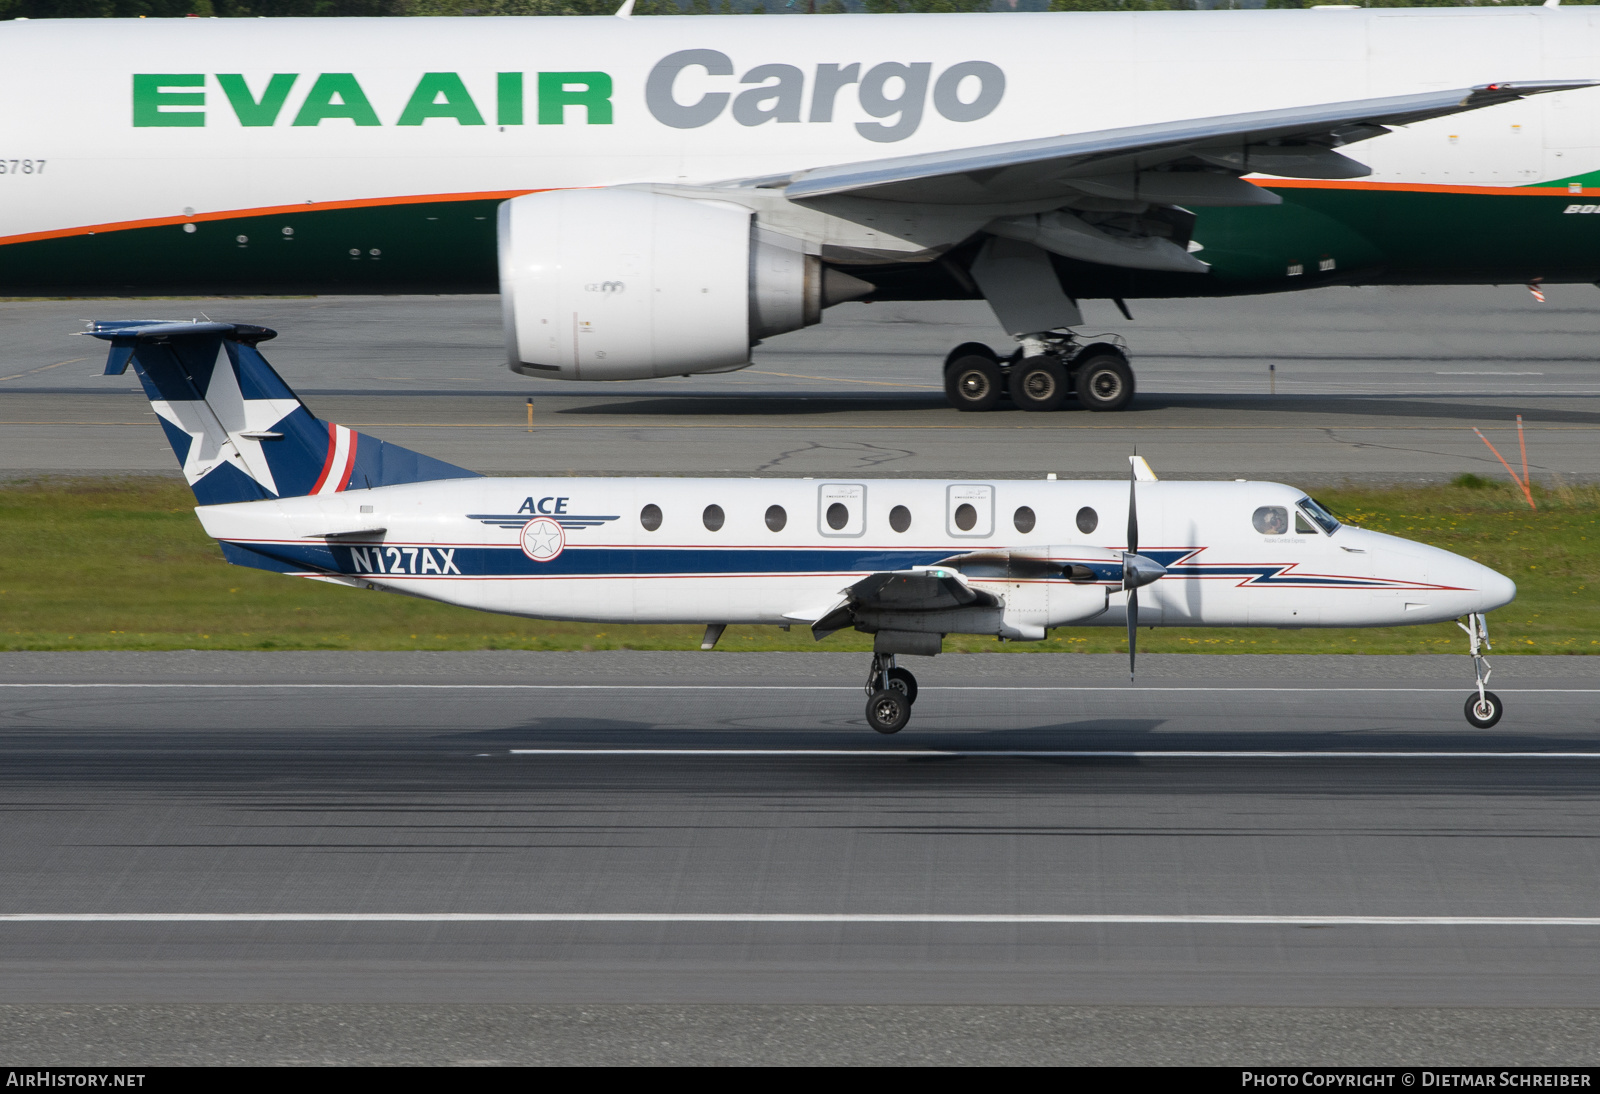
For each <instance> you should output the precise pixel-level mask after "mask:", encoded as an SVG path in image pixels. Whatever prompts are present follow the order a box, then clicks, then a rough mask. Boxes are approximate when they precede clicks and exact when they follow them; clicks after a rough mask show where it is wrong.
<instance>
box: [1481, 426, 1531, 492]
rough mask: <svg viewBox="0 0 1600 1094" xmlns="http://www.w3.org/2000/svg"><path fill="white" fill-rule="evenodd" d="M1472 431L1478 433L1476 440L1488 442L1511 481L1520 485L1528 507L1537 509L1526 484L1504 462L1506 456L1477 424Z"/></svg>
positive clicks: (1490, 449)
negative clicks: (1501, 453) (1490, 441)
mask: <svg viewBox="0 0 1600 1094" xmlns="http://www.w3.org/2000/svg"><path fill="white" fill-rule="evenodd" d="M1472 431H1473V432H1474V433H1476V434H1477V435H1478V440H1480V441H1482V442H1483V443H1484V444H1488V445H1489V451H1490V452H1493V453H1494V458H1495V459H1497V460H1499V461H1500V466H1501V467H1503V468H1505V469H1506V474H1508V475H1510V476H1511V481H1512V482H1514V483H1516V484H1517V485H1518V486H1520V487H1522V496H1523V497H1525V498H1527V499H1528V508H1529V509H1537V508H1539V507H1538V506H1537V505H1535V504H1533V494H1532V493H1530V492H1529V490H1528V484H1527V483H1525V482H1523V481H1522V480H1521V479H1519V478H1517V473H1516V472H1515V471H1513V470H1511V465H1510V464H1509V463H1507V462H1506V458H1505V457H1504V456H1502V455H1500V450H1499V449H1498V448H1496V447H1495V446H1494V445H1492V444H1489V438H1488V437H1485V436H1484V435H1483V431H1482V430H1480V429H1479V428H1478V427H1477V426H1473V427H1472Z"/></svg>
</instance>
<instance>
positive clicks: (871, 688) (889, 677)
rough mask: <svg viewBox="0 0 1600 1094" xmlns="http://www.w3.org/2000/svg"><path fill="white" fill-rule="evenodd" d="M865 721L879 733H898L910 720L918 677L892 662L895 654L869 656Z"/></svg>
mask: <svg viewBox="0 0 1600 1094" xmlns="http://www.w3.org/2000/svg"><path fill="white" fill-rule="evenodd" d="M866 691H867V724H868V725H870V726H871V727H872V728H873V729H875V730H877V731H878V732H879V733H899V732H900V731H901V730H902V729H904V728H905V727H906V723H907V722H909V721H910V720H911V704H912V703H915V702H916V701H917V678H916V677H915V676H913V675H911V673H910V672H909V671H907V670H906V669H903V668H900V667H899V666H897V665H896V664H895V663H894V654H892V653H875V654H873V655H872V671H871V672H869V673H868V674H867V687H866Z"/></svg>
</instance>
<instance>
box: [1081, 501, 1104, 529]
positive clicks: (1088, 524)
mask: <svg viewBox="0 0 1600 1094" xmlns="http://www.w3.org/2000/svg"><path fill="white" fill-rule="evenodd" d="M1098 527H1100V514H1099V513H1096V512H1095V511H1094V510H1093V509H1090V508H1089V507H1088V506H1087V505H1085V506H1084V507H1083V508H1082V509H1079V510H1078V531H1080V532H1082V533H1083V534H1084V535H1089V534H1090V533H1092V532H1093V531H1094V530H1095V529H1096V528H1098Z"/></svg>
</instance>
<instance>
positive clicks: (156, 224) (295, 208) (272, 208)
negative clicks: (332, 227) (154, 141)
mask: <svg viewBox="0 0 1600 1094" xmlns="http://www.w3.org/2000/svg"><path fill="white" fill-rule="evenodd" d="M538 192H539V191H538V190H483V191H478V192H475V193H464V194H409V195H405V196H402V197H392V198H362V199H359V200H355V201H307V202H303V203H301V204H299V205H264V206H262V207H261V208H259V209H230V210H225V211H223V212H219V213H196V214H194V215H193V216H177V217H151V218H149V219H148V220H122V221H116V222H113V223H111V224H86V225H83V226H81V227H77V228H56V229H52V230H51V231H48V232H23V233H22V234H21V235H14V236H0V245H3V244H7V243H32V242H35V241H36V240H41V239H67V238H70V237H72V236H89V235H96V234H98V233H100V232H126V231H130V230H132V229H134V228H168V227H172V226H175V225H178V224H199V223H204V222H205V221H211V220H234V219H237V218H240V217H268V216H288V215H290V214H292V213H320V212H326V211H329V210H333V209H376V208H381V207H383V206H387V205H429V204H432V203H434V202H442V201H505V200H507V199H509V198H515V197H521V196H522V195H523V194H533V193H538Z"/></svg>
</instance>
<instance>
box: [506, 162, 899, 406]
mask: <svg viewBox="0 0 1600 1094" xmlns="http://www.w3.org/2000/svg"><path fill="white" fill-rule="evenodd" d="M499 238H500V298H501V306H502V308H503V310H504V315H505V330H506V352H507V355H508V356H509V358H510V365H511V369H512V371H513V372H520V373H523V374H524V375H527V376H543V377H547V378H551V379H562V380H638V379H645V378H648V377H651V376H683V375H687V374H689V373H691V372H724V371H729V370H732V369H738V368H743V367H744V366H746V365H748V364H749V363H750V347H751V345H752V344H753V343H755V342H756V341H758V340H759V339H761V338H763V337H766V336H768V335H773V334H781V333H783V332H784V331H790V330H797V329H799V328H800V327H804V326H809V325H810V324H812V323H815V322H817V321H818V320H819V319H820V318H821V314H822V308H823V304H824V299H823V296H824V293H823V287H824V286H823V277H824V272H825V271H824V270H823V268H822V263H821V260H820V259H818V258H817V257H816V256H814V255H808V254H806V253H805V251H804V249H803V247H802V245H801V243H800V241H798V240H795V239H791V238H789V237H786V236H782V235H778V234H776V233H773V232H770V231H768V230H767V229H765V228H762V227H759V226H757V225H756V224H754V223H753V217H752V214H751V211H750V210H749V209H746V208H744V207H743V206H740V205H736V204H734V203H732V202H726V201H718V200H714V199H713V200H700V199H691V198H681V197H672V196H668V195H664V194H654V193H650V192H648V191H644V190H625V189H617V190H557V191H549V192H545V193H539V194H524V195H523V196H522V197H518V198H512V199H511V200H510V201H507V202H505V203H504V204H502V205H501V206H500V216H499ZM832 277H833V278H834V280H835V282H837V281H838V280H839V278H840V275H832ZM843 280H845V281H855V279H853V278H844V279H843ZM855 284H856V285H859V286H861V289H862V290H863V291H866V290H870V288H871V286H869V285H867V284H866V283H865V282H859V281H855ZM856 295H860V294H859V293H857V294H856ZM842 298H843V299H848V298H849V297H848V296H845V297H842ZM829 302H832V301H829Z"/></svg>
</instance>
